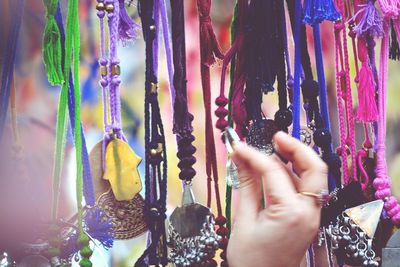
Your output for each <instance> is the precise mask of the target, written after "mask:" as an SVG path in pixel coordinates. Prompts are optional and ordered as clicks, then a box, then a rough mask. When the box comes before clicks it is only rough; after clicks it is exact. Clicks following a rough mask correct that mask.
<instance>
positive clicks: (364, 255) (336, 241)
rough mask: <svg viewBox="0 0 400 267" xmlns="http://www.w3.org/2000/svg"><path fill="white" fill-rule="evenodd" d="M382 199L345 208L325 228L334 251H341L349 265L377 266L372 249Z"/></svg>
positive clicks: (381, 207)
mask: <svg viewBox="0 0 400 267" xmlns="http://www.w3.org/2000/svg"><path fill="white" fill-rule="evenodd" d="M382 209H383V201H382V200H376V201H372V202H369V203H366V204H362V205H359V206H356V207H354V208H350V209H347V210H345V211H344V212H343V213H342V214H341V215H339V216H338V217H337V219H336V222H334V223H331V224H330V225H329V227H328V228H326V233H327V234H328V235H329V236H330V238H331V246H332V249H333V250H334V251H342V253H341V254H343V255H345V263H346V264H348V265H351V266H359V265H362V266H367V267H374V266H379V263H378V261H377V260H376V259H375V252H374V251H373V249H372V239H373V238H374V235H375V231H376V228H377V225H378V223H379V219H380V215H381V212H382Z"/></svg>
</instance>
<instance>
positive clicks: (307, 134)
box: [300, 126, 314, 147]
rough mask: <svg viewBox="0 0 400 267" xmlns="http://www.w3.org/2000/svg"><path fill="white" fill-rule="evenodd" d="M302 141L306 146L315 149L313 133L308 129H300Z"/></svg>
mask: <svg viewBox="0 0 400 267" xmlns="http://www.w3.org/2000/svg"><path fill="white" fill-rule="evenodd" d="M300 141H301V142H302V143H303V144H305V145H306V146H310V147H313V146H314V141H313V132H312V131H311V129H310V128H308V127H305V126H303V127H300Z"/></svg>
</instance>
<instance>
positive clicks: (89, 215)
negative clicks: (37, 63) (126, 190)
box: [55, 4, 113, 252]
mask: <svg viewBox="0 0 400 267" xmlns="http://www.w3.org/2000/svg"><path fill="white" fill-rule="evenodd" d="M55 20H56V22H57V25H58V27H59V29H60V37H61V44H62V63H63V64H64V57H65V56H64V55H65V49H64V44H65V29H64V24H63V18H62V13H61V6H60V4H58V7H57V12H56V15H55ZM69 76H70V77H69V87H68V113H69V119H70V124H71V128H72V130H73V131H74V132H75V96H74V91H75V86H74V80H73V78H72V74H71V70H70V74H69ZM80 125H81V129H80V131H81V138H82V164H83V196H84V199H85V204H86V206H87V207H89V209H87V210H86V213H85V217H84V221H85V226H86V230H87V232H88V234H89V235H90V236H91V238H93V239H96V240H98V241H99V242H100V243H101V244H102V245H103V247H104V248H106V249H108V248H111V247H112V245H113V238H112V232H111V231H112V225H111V221H110V220H103V211H102V210H101V209H99V208H98V207H95V201H96V199H95V194H94V187H93V178H92V174H91V170H90V163H89V155H88V152H87V147H86V140H85V135H84V132H83V127H82V123H81V122H80ZM71 246H72V247H75V248H76V250H75V251H74V252H76V251H77V250H79V248H77V246H76V245H75V244H71Z"/></svg>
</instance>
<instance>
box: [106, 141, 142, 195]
mask: <svg viewBox="0 0 400 267" xmlns="http://www.w3.org/2000/svg"><path fill="white" fill-rule="evenodd" d="M141 161H142V159H141V158H140V157H139V156H138V155H136V153H135V152H134V151H133V150H132V149H131V147H130V146H129V145H128V144H127V143H126V142H124V141H122V140H119V139H112V140H111V141H110V142H109V143H108V145H107V148H106V155H105V163H106V164H105V165H106V166H105V172H104V175H103V179H105V180H108V181H109V182H110V185H111V189H112V191H113V193H114V196H115V198H116V199H117V200H118V201H128V200H130V199H132V198H133V197H134V196H135V195H136V194H137V193H139V192H140V190H142V182H141V180H140V175H139V171H138V166H139V164H140V162H141Z"/></svg>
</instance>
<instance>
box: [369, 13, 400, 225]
mask: <svg viewBox="0 0 400 267" xmlns="http://www.w3.org/2000/svg"><path fill="white" fill-rule="evenodd" d="M383 27H384V32H385V35H384V36H383V39H382V45H381V52H380V60H381V61H380V66H379V81H380V83H379V93H378V107H379V118H378V136H377V140H376V148H377V163H376V169H375V173H376V178H375V179H374V182H373V185H374V188H375V190H376V193H375V197H376V198H378V199H382V200H384V201H385V205H384V208H385V210H386V214H387V216H388V217H389V218H390V219H391V220H392V222H393V224H394V225H399V224H400V204H399V203H398V201H397V199H396V198H395V197H394V196H393V195H392V193H391V189H390V187H391V182H390V177H389V176H388V174H387V165H386V164H387V163H386V152H385V141H386V119H387V118H386V113H387V109H386V101H387V96H386V93H387V78H388V77H387V74H388V62H387V61H388V55H389V21H388V20H387V19H386V20H385V21H384V24H383Z"/></svg>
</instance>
